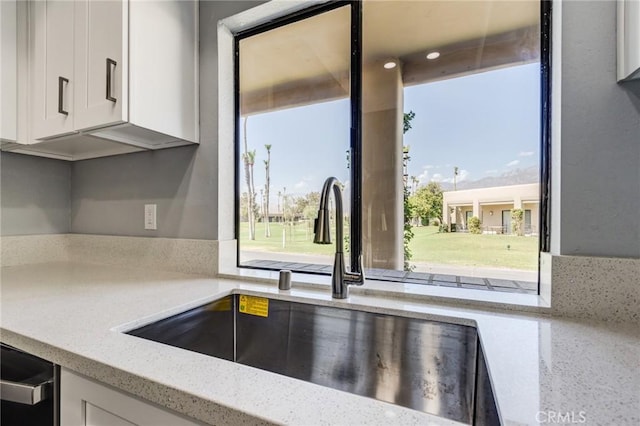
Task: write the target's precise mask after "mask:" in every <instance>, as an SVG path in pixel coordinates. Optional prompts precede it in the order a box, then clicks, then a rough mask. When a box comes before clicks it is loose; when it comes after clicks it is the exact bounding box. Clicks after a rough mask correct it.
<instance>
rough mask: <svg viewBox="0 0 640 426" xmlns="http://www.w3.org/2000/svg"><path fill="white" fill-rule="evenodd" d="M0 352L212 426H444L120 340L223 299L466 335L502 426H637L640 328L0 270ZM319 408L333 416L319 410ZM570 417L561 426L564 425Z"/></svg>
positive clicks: (272, 290) (134, 276) (123, 271)
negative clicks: (323, 308)
mask: <svg viewBox="0 0 640 426" xmlns="http://www.w3.org/2000/svg"><path fill="white" fill-rule="evenodd" d="M1 274H2V275H1V279H2V281H1V285H2V287H1V290H2V292H1V294H0V297H1V299H0V300H1V314H0V315H1V316H0V318H1V322H0V327H1V328H0V332H1V334H0V339H1V340H2V341H3V342H5V343H7V344H10V345H13V346H16V347H18V348H20V349H23V350H26V351H28V352H31V353H33V354H35V355H38V356H40V357H43V358H46V359H49V360H51V361H53V362H54V363H57V364H60V365H62V366H63V367H66V368H69V369H72V370H74V371H77V372H79V373H81V374H84V375H86V376H88V377H91V378H94V379H96V380H99V381H101V382H104V383H107V384H109V385H112V386H114V387H117V388H119V389H122V390H124V391H127V392H129V393H132V394H134V395H137V396H140V397H142V398H144V399H146V400H148V401H152V402H154V403H157V404H159V405H161V406H165V407H168V408H170V409H172V410H175V411H177V412H180V413H184V414H187V415H189V416H191V417H193V418H195V419H198V420H200V421H203V422H207V423H211V424H239V423H246V424H256V423H257V424H260V423H285V424H305V425H306V424H402V425H405V424H421V425H422V424H437V425H447V424H454V423H453V422H449V421H447V420H446V419H441V418H437V417H434V416H430V415H428V414H424V413H421V412H418V411H415V410H410V409H406V408H402V407H397V406H395V405H391V404H388V403H384V402H380V401H376V400H373V399H369V398H365V397H360V396H357V395H352V394H349V393H345V392H340V391H336V390H332V389H329V388H326V387H322V386H319V385H315V384H311V383H307V382H304V381H301V380H296V379H291V378H288V377H284V376H281V375H278V374H274V373H270V372H266V371H262V370H259V369H255V368H251V367H247V366H244V365H241V364H235V363H232V362H229V361H224V360H221V359H217V358H213V357H209V356H206V355H201V354H197V353H194V352H190V351H186V350H183V349H179V348H174V347H170V346H166V345H162V344H159V343H155V342H152V341H148V340H144V339H140V338H137V337H133V336H128V335H126V334H123V333H122V332H121V330H128V329H132V328H135V326H136V325H142V324H145V323H149V322H151V321H153V320H156V319H160V318H164V317H167V316H170V315H171V314H174V313H178V312H182V311H184V310H186V309H189V308H192V307H196V306H199V305H202V304H204V303H206V302H208V301H211V300H214V299H217V298H219V297H221V296H224V295H227V294H230V293H232V292H238V291H242V292H245V293H247V292H248V293H249V294H256V295H266V296H268V297H274V298H283V299H287V300H299V301H306V302H312V303H316V304H322V305H332V306H338V307H346V308H354V309H361V310H367V311H371V312H382V313H391V314H398V313H401V314H403V315H410V316H414V317H418V318H424V319H436V320H444V321H448V322H456V323H462V324H475V325H476V326H477V328H478V332H479V335H480V339H481V342H482V345H483V349H484V353H485V356H486V358H487V364H488V370H489V374H490V376H491V381H492V385H493V388H494V393H495V398H496V402H497V405H498V410H499V411H500V415H501V418H502V420H503V422H504V424H507V425H520V424H539V423H553V421H552V420H554V419H555V420H557V419H564V420H573V421H574V422H576V423H582V424H615V425H627V424H628V425H638V424H640V329H639V328H638V327H637V325H636V324H626V325H624V324H623V325H621V324H606V323H593V322H585V321H576V320H568V319H562V318H554V317H546V316H541V315H536V314H528V315H525V314H516V313H513V312H509V313H502V312H494V311H488V310H487V311H483V310H480V309H469V308H455V307H451V306H438V305H436V304H432V303H429V304H425V303H415V302H412V301H411V300H410V299H407V298H404V299H401V298H393V299H392V298H381V297H373V296H365V295H352V296H351V297H350V298H349V299H347V300H346V301H335V300H332V299H331V296H330V294H329V289H328V287H327V291H326V292H321V291H317V290H314V289H306V288H300V289H296V288H295V287H294V288H293V289H292V290H291V291H289V292H279V291H278V289H277V287H276V286H274V285H273V284H259V283H243V282H242V281H235V280H229V279H214V278H205V277H199V276H196V275H188V274H182V273H172V272H161V271H150V270H145V269H134V268H121V267H114V266H103V265H97V264H81V263H72V262H59V263H45V264H35V265H24V266H11V267H4V268H2V272H1ZM326 407H332V409H331V410H327V409H326ZM569 416H570V417H569Z"/></svg>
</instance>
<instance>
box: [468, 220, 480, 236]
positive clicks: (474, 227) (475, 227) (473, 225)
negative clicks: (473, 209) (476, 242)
mask: <svg viewBox="0 0 640 426" xmlns="http://www.w3.org/2000/svg"><path fill="white" fill-rule="evenodd" d="M467 227H468V228H469V232H471V233H472V234H482V229H481V228H480V219H478V217H477V216H473V217H470V218H469V220H468V221H467Z"/></svg>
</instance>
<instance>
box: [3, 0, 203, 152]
mask: <svg viewBox="0 0 640 426" xmlns="http://www.w3.org/2000/svg"><path fill="white" fill-rule="evenodd" d="M27 5H28V7H27V23H28V24H27V26H28V31H27V34H28V37H27V39H28V42H27V43H26V45H27V58H28V60H27V61H26V62H27V65H26V68H28V72H25V73H20V72H18V78H20V76H21V74H25V75H27V76H28V84H27V85H26V89H25V91H27V92H28V93H22V94H20V96H22V95H25V96H26V97H27V98H28V100H29V102H28V103H29V106H28V120H27V132H26V133H27V136H26V137H25V138H22V139H21V138H18V139H19V140H18V143H19V144H17V145H15V146H12V147H10V148H9V149H10V150H13V151H17V152H24V153H31V154H35V155H43V156H48V157H55V158H63V159H68V160H81V159H85V158H95V157H100V156H105V155H113V154H118V153H126V152H133V151H140V150H144V149H159V148H168V147H173V146H180V145H187V144H191V143H198V141H199V107H198V105H199V97H198V91H199V81H198V2H197V1H189V0H186V1H183V0H145V1H139V0H75V1H68V0H30V1H28V2H27Z"/></svg>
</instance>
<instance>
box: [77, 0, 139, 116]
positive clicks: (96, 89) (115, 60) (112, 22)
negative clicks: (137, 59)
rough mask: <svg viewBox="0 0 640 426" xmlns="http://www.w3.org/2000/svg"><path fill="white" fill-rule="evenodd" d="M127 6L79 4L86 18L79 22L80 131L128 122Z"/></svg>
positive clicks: (78, 96) (120, 3)
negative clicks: (126, 79) (125, 40)
mask: <svg viewBox="0 0 640 426" xmlns="http://www.w3.org/2000/svg"><path fill="white" fill-rule="evenodd" d="M125 6H126V4H125V3H123V2H122V1H110V2H107V1H87V0H83V1H77V2H76V7H75V12H76V13H77V14H79V15H80V16H82V19H76V22H75V31H76V35H75V61H74V62H75V80H76V87H75V91H74V102H75V111H76V116H75V119H74V125H75V128H76V129H91V128H94V127H101V126H105V125H111V124H116V123H122V122H125V121H127V106H126V105H125V103H126V102H127V100H128V97H127V91H126V87H124V86H123V81H122V72H123V69H125V68H126V66H127V64H126V63H124V62H123V58H124V56H123V52H126V51H127V48H126V46H123V40H124V39H125V37H124V36H125V34H126V31H127V29H126V28H127V26H126V23H127V22H128V8H127V7H125ZM125 75H126V74H125ZM125 83H126V81H125ZM123 109H124V111H123Z"/></svg>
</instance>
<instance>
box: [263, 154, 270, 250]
mask: <svg viewBox="0 0 640 426" xmlns="http://www.w3.org/2000/svg"><path fill="white" fill-rule="evenodd" d="M264 147H265V148H267V159H266V160H265V162H264V168H265V173H266V175H267V179H266V183H265V184H264V194H265V197H266V199H265V211H266V212H265V214H266V217H267V220H266V222H265V225H264V236H265V237H267V238H269V237H271V228H270V227H269V189H270V188H271V179H270V177H269V166H270V165H271V144H266V145H265V146H264Z"/></svg>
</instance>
